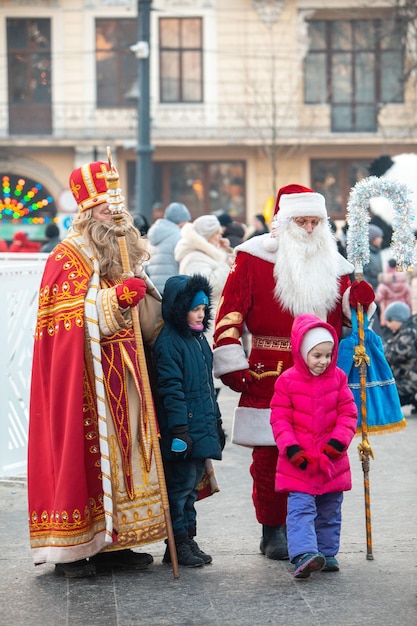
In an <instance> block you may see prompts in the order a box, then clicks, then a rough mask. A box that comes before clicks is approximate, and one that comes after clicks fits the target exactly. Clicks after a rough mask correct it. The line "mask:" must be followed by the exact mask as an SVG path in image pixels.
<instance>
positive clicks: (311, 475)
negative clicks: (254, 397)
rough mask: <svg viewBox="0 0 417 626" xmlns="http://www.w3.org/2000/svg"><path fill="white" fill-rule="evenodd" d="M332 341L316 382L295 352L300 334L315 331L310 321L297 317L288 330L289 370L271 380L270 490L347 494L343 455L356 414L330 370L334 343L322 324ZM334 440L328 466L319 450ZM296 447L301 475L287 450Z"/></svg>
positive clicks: (341, 378)
mask: <svg viewBox="0 0 417 626" xmlns="http://www.w3.org/2000/svg"><path fill="white" fill-rule="evenodd" d="M322 325H323V326H324V328H327V330H328V331H329V332H330V333H331V334H332V335H333V339H334V345H335V348H334V350H333V355H332V360H331V362H330V364H329V367H328V368H327V370H326V371H325V372H324V373H323V374H321V375H320V376H315V375H314V374H312V373H311V372H310V370H309V369H308V367H307V364H306V362H305V361H304V359H303V357H302V355H301V352H300V349H301V343H302V340H303V338H304V336H305V334H306V333H307V332H308V331H309V330H310V329H312V328H316V327H317V326H320V324H318V323H317V318H316V317H314V316H312V315H301V316H299V317H298V318H297V319H296V321H295V323H294V326H293V329H292V337H291V340H292V343H293V354H294V361H295V363H294V367H292V368H290V369H288V370H287V371H286V372H284V373H283V375H282V376H280V377H279V378H277V380H276V383H275V391H274V395H273V398H272V401H271V409H272V411H271V426H272V430H273V433H274V437H275V441H276V443H277V446H278V450H279V456H278V465H277V472H276V483H275V488H276V490H277V491H300V492H303V493H309V494H312V495H322V494H324V493H331V492H333V491H348V490H349V489H351V488H352V478H351V472H350V464H349V457H348V454H347V449H348V447H349V444H350V442H351V441H352V439H353V437H354V435H355V432H356V423H357V419H358V410H357V408H356V404H355V400H354V398H353V394H352V392H351V390H350V389H349V387H348V384H347V376H346V374H345V373H344V371H343V370H341V369H340V368H339V367H337V366H336V361H337V338H336V333H335V331H334V329H333V328H332V327H331V326H330V325H327V324H326V325H325V324H322ZM330 439H337V441H339V442H340V443H341V444H342V445H343V447H344V450H343V452H342V453H341V455H340V457H339V458H337V459H332V460H330V459H329V458H328V457H327V456H325V455H324V454H323V452H322V449H323V446H324V445H325V444H326V443H327V442H328V441H329V440H330ZM294 445H296V446H300V448H301V449H302V450H304V452H306V453H307V454H309V455H310V457H311V462H309V463H308V465H307V469H305V470H302V469H300V468H299V467H294V465H293V464H292V463H291V462H290V460H289V458H288V455H287V454H286V452H287V450H288V448H289V447H291V446H294Z"/></svg>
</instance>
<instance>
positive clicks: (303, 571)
mask: <svg viewBox="0 0 417 626" xmlns="http://www.w3.org/2000/svg"><path fill="white" fill-rule="evenodd" d="M293 563H294V565H295V570H294V577H295V578H308V577H309V576H310V574H311V572H319V571H320V570H321V569H323V567H324V566H325V564H326V557H325V556H324V555H323V554H321V553H320V552H316V553H315V552H305V553H304V554H300V556H297V557H295V559H293Z"/></svg>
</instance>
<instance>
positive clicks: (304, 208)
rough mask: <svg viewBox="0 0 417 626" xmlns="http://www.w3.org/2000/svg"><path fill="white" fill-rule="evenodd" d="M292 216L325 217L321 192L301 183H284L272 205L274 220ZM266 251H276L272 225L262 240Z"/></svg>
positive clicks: (276, 245) (277, 220)
mask: <svg viewBox="0 0 417 626" xmlns="http://www.w3.org/2000/svg"><path fill="white" fill-rule="evenodd" d="M293 217H319V218H321V219H327V211H326V201H325V199H324V196H322V195H321V193H317V192H315V191H313V190H312V189H309V187H303V185H294V184H292V185H286V186H285V187H281V189H280V190H279V191H278V194H277V199H276V201H275V206H274V220H273V223H274V222H280V221H283V220H289V219H291V218H293ZM264 247H265V249H266V250H268V252H276V250H277V249H278V242H277V240H276V238H275V233H274V227H272V230H271V234H270V236H269V237H267V238H266V239H265V241H264Z"/></svg>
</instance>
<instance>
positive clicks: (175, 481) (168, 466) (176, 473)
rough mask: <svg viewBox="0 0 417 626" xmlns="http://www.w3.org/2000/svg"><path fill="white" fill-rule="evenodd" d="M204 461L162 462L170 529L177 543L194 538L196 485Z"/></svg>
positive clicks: (202, 469) (199, 478)
mask: <svg viewBox="0 0 417 626" xmlns="http://www.w3.org/2000/svg"><path fill="white" fill-rule="evenodd" d="M204 464H205V460H204V459H196V460H189V461H183V460H179V461H164V467H165V480H166V484H167V491H168V500H169V509H170V513H171V522H172V529H173V531H174V537H175V540H176V541H177V542H180V541H185V540H186V539H187V537H188V536H192V537H193V536H195V534H196V526H197V512H196V510H195V507H194V505H195V502H196V500H197V495H198V485H199V483H200V482H201V479H202V478H203V473H204Z"/></svg>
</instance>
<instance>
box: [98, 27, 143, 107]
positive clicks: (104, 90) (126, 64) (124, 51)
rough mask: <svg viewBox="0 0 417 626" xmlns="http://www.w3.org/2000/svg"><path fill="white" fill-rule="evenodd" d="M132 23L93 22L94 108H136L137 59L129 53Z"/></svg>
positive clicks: (133, 28) (133, 39)
mask: <svg viewBox="0 0 417 626" xmlns="http://www.w3.org/2000/svg"><path fill="white" fill-rule="evenodd" d="M136 30H137V22H136V20H134V19H98V20H96V81H97V107H99V108H109V107H133V106H136V105H137V98H138V95H139V93H138V79H137V59H136V57H135V55H134V54H133V53H132V51H131V50H130V48H129V46H131V45H133V44H134V43H135V42H136V39H137V34H136Z"/></svg>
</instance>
